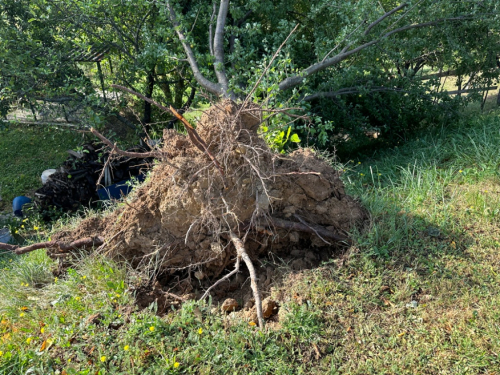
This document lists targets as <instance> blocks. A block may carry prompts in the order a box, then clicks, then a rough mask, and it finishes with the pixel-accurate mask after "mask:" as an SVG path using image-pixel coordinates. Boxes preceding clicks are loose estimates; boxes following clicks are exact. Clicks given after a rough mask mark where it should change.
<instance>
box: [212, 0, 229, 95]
mask: <svg viewBox="0 0 500 375" xmlns="http://www.w3.org/2000/svg"><path fill="white" fill-rule="evenodd" d="M228 8H229V0H221V2H220V7H219V14H218V16H217V24H216V27H215V37H214V55H215V64H214V70H215V75H216V76H217V81H218V82H219V84H220V85H221V86H222V89H223V90H224V94H225V95H226V94H227V90H228V86H229V84H228V81H227V76H226V69H225V67H224V26H225V25H226V17H227V11H228Z"/></svg>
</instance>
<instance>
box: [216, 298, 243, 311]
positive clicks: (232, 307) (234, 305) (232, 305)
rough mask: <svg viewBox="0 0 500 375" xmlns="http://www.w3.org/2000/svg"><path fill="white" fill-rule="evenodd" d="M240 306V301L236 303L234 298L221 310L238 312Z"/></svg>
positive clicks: (225, 303) (227, 301)
mask: <svg viewBox="0 0 500 375" xmlns="http://www.w3.org/2000/svg"><path fill="white" fill-rule="evenodd" d="M238 306H239V305H238V301H236V300H235V299H234V298H228V299H226V300H225V301H224V302H223V303H222V306H221V307H220V308H221V310H222V311H224V312H231V311H234V310H236V309H237V308H238Z"/></svg>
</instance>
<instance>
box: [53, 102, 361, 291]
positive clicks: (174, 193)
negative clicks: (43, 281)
mask: <svg viewBox="0 0 500 375" xmlns="http://www.w3.org/2000/svg"><path fill="white" fill-rule="evenodd" d="M261 121H262V119H261V111H260V109H259V108H258V107H256V106H255V105H246V106H245V107H242V106H240V105H236V104H234V103H233V102H231V101H223V102H221V103H219V104H217V105H215V106H213V107H211V108H210V109H209V110H207V111H206V112H205V113H204V115H203V116H202V118H201V120H200V122H199V124H198V126H197V128H196V130H197V132H198V134H199V137H200V138H201V139H202V140H203V141H204V142H205V144H206V150H204V151H201V150H200V149H199V147H196V146H195V145H194V144H193V142H192V141H191V140H190V138H189V137H188V136H186V135H182V134H179V133H176V132H175V131H173V130H165V131H164V147H163V150H162V151H163V152H164V154H167V155H168V156H169V157H168V158H167V159H166V160H163V161H162V162H160V163H159V164H158V165H157V166H156V167H155V168H154V170H153V172H152V174H151V178H150V179H149V181H147V182H146V183H145V184H144V185H143V186H142V187H141V188H140V190H139V191H138V192H137V193H136V195H135V198H134V199H133V200H132V201H129V202H128V203H127V204H126V205H125V206H124V207H123V208H121V209H119V210H117V211H115V212H114V213H113V214H111V215H110V216H108V217H106V218H104V219H100V220H96V219H95V218H94V219H91V220H89V221H84V222H83V223H82V224H81V226H80V227H79V228H78V229H77V230H75V231H74V232H72V233H67V232H66V233H61V234H60V235H59V236H57V237H58V238H60V239H64V240H65V241H68V240H74V239H78V238H82V237H89V236H98V235H99V236H103V237H104V238H105V245H103V246H102V249H103V251H105V252H106V254H109V255H110V256H114V257H117V258H119V259H124V260H126V261H128V262H129V263H130V264H132V266H134V267H139V268H141V267H151V268H154V269H156V270H157V278H156V280H154V281H153V282H157V283H158V282H159V283H160V284H161V285H162V286H168V288H169V290H170V291H171V292H172V293H175V294H178V295H180V296H186V298H189V297H198V298H199V296H200V295H201V294H202V291H203V290H204V289H206V288H207V287H209V286H210V285H212V284H213V283H214V282H215V281H216V280H217V279H218V278H220V277H221V275H222V274H223V271H224V270H225V269H226V268H227V267H228V266H230V265H232V264H233V263H234V260H235V257H236V250H235V248H234V246H233V245H232V244H231V241H230V236H229V235H230V231H231V232H233V233H236V234H237V235H238V236H239V237H240V238H241V239H242V240H243V242H244V243H245V248H246V251H247V252H248V254H249V256H250V258H251V259H253V260H256V259H257V258H258V257H259V256H262V255H267V254H268V253H273V254H280V256H284V257H286V256H287V255H290V254H291V253H292V252H294V251H295V252H296V253H297V254H299V253H300V254H301V255H300V256H302V257H304V258H305V257H306V253H307V254H309V253H312V254H313V255H312V256H310V255H309V258H310V260H311V259H312V258H316V261H317V262H319V261H321V259H322V258H325V257H327V256H326V255H325V254H326V253H325V251H326V250H325V249H330V250H331V249H334V248H336V247H338V246H339V244H340V243H342V242H343V243H344V244H345V243H346V242H347V241H348V240H347V236H346V233H347V231H349V230H350V229H351V228H352V226H353V225H355V224H356V223H361V222H363V221H364V219H365V218H366V213H365V210H364V209H363V208H362V207H361V206H360V204H359V203H358V202H356V201H355V200H354V199H352V198H351V197H349V196H347V195H346V194H345V191H344V186H343V184H342V181H341V180H340V178H339V173H338V172H337V171H335V170H334V169H333V168H332V167H331V166H330V165H329V164H328V163H327V162H326V161H324V160H321V159H319V158H318V157H317V156H316V155H315V153H314V152H313V151H311V150H309V149H299V150H297V151H295V152H293V153H291V154H289V155H286V156H284V155H277V154H275V153H273V152H272V151H271V150H270V149H269V148H268V146H267V145H266V143H265V142H264V141H263V140H262V139H261V138H260V137H259V136H258V135H257V129H258V127H259V125H260V123H261ZM301 249H308V251H307V252H305V251H302V250H301ZM315 253H316V254H317V255H314V254H315ZM303 261H304V262H305V261H306V259H304V260H303ZM259 272H260V273H259ZM257 273H258V274H262V277H260V280H259V283H262V284H265V283H266V282H270V280H269V281H267V280H268V279H269V278H271V275H270V273H272V272H271V271H269V270H267V269H266V268H265V267H264V268H262V269H260V271H259V270H258V272H257ZM240 276H241V275H236V276H235V277H236V278H237V279H238V278H239V279H238V280H240V281H241V282H238V281H237V280H236V281H237V282H235V283H231V285H230V286H228V285H225V286H224V287H223V286H220V287H219V286H218V287H217V288H214V293H215V296H217V290H226V291H228V288H229V289H235V290H236V289H238V288H239V284H241V283H243V282H244V281H245V278H243V279H241V277H240ZM226 284H227V283H226ZM223 294H224V295H221V296H220V298H223V297H225V296H227V293H223ZM183 298H184V297H183Z"/></svg>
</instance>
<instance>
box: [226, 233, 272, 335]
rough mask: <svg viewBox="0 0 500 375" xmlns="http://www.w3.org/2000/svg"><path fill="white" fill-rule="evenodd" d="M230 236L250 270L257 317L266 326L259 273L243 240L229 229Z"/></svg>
mask: <svg viewBox="0 0 500 375" xmlns="http://www.w3.org/2000/svg"><path fill="white" fill-rule="evenodd" d="M229 236H230V238H231V241H232V242H233V244H234V247H235V248H236V252H237V253H238V258H242V259H243V261H244V262H245V264H246V266H247V268H248V272H250V282H251V286H252V293H253V298H254V299H255V308H256V309H257V319H258V320H259V328H260V329H263V328H264V316H263V315H262V301H261V299H260V291H259V287H258V286H257V275H256V273H255V267H254V266H253V263H252V260H251V259H250V257H249V256H248V253H247V251H246V250H245V245H244V244H243V241H242V240H241V239H240V238H239V237H238V236H237V235H236V234H235V233H234V232H233V231H232V230H230V231H229Z"/></svg>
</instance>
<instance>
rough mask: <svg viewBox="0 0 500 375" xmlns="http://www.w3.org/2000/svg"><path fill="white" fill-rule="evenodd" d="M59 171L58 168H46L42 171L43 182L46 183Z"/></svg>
mask: <svg viewBox="0 0 500 375" xmlns="http://www.w3.org/2000/svg"><path fill="white" fill-rule="evenodd" d="M56 172H57V169H46V170H44V171H43V172H42V184H44V185H45V184H46V183H47V180H48V179H49V177H50V176H51V175H53V174H54V173H56Z"/></svg>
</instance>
